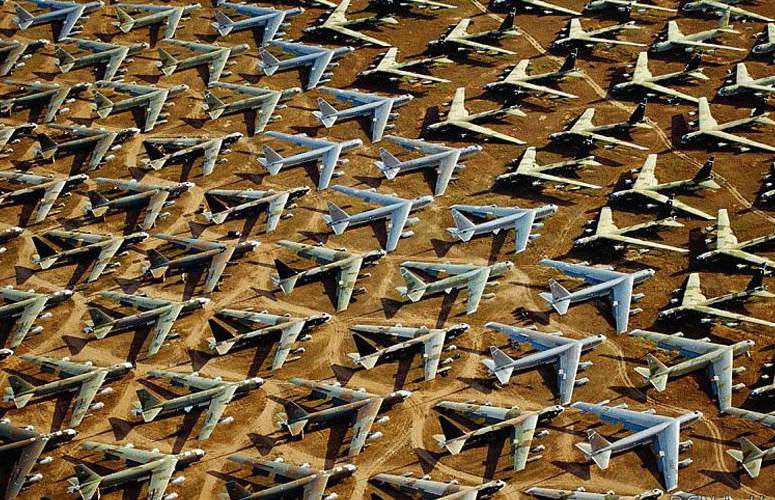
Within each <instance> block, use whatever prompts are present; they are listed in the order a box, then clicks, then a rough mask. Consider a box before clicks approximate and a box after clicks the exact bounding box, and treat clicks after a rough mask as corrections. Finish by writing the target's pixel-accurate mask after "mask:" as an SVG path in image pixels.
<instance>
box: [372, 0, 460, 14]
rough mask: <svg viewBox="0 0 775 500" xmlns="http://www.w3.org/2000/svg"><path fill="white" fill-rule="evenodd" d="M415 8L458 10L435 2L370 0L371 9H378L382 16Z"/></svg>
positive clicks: (421, 0) (420, 0)
mask: <svg viewBox="0 0 775 500" xmlns="http://www.w3.org/2000/svg"><path fill="white" fill-rule="evenodd" d="M413 7H414V8H416V9H421V10H441V9H457V6H456V5H450V4H448V3H442V2H436V1H434V0H369V8H372V9H376V10H377V11H379V12H380V14H382V15H385V14H399V13H401V12H403V11H407V10H410V9H412V8H413Z"/></svg>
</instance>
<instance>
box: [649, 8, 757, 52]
mask: <svg viewBox="0 0 775 500" xmlns="http://www.w3.org/2000/svg"><path fill="white" fill-rule="evenodd" d="M738 33H740V32H739V31H737V30H735V29H733V28H732V26H730V25H729V9H727V11H726V12H725V13H724V15H723V16H722V17H721V20H720V21H719V25H718V28H713V29H709V30H705V31H698V32H696V33H690V34H688V35H685V34H683V33H682V32H681V28H679V27H678V23H677V22H676V21H668V22H667V26H666V27H665V28H664V29H663V30H662V31H661V32H660V33H659V35H657V38H656V40H655V41H654V43H652V44H651V47H650V48H649V50H650V51H652V52H668V51H671V50H679V49H680V50H683V51H686V52H691V51H695V50H697V51H715V50H727V51H730V52H745V49H743V48H740V47H732V46H729V45H722V44H718V43H710V42H708V41H707V40H715V39H716V38H718V37H719V36H720V35H722V34H732V35H734V34H738Z"/></svg>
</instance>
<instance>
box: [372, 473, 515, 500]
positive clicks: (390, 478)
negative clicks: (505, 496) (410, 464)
mask: <svg viewBox="0 0 775 500" xmlns="http://www.w3.org/2000/svg"><path fill="white" fill-rule="evenodd" d="M369 481H371V482H374V483H376V484H377V485H379V486H382V487H389V488H391V489H394V490H398V491H400V492H405V493H408V494H410V495H412V494H415V495H416V494H418V493H419V494H421V495H422V498H432V499H437V500H454V499H456V498H465V499H477V498H490V497H492V496H493V495H495V494H496V493H497V492H498V491H500V490H501V489H503V487H504V486H506V482H505V481H501V480H500V479H496V480H494V481H488V482H486V483H483V484H477V485H475V486H466V485H462V484H460V483H459V482H458V481H457V480H452V481H449V482H446V483H445V482H442V481H433V480H431V479H430V478H427V477H426V476H423V477H421V478H414V477H411V473H406V474H402V475H400V476H397V475H395V474H377V475H376V476H372V477H371V479H369Z"/></svg>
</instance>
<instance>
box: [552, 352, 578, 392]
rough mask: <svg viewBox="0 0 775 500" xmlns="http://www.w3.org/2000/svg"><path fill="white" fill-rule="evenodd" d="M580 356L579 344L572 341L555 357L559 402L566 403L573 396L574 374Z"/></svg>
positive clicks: (576, 370) (576, 371)
mask: <svg viewBox="0 0 775 500" xmlns="http://www.w3.org/2000/svg"><path fill="white" fill-rule="evenodd" d="M580 358H581V344H580V343H578V342H574V343H573V344H571V345H570V346H569V347H568V348H567V349H566V350H564V351H563V352H562V353H561V354H560V355H559V357H558V358H557V364H556V365H555V367H556V370H557V393H558V395H559V396H560V404H568V403H570V401H571V397H572V396H573V388H574V387H575V385H576V374H577V373H578V370H579V359H580Z"/></svg>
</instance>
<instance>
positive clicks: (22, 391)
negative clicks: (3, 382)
mask: <svg viewBox="0 0 775 500" xmlns="http://www.w3.org/2000/svg"><path fill="white" fill-rule="evenodd" d="M8 385H9V386H10V387H8V388H7V389H6V393H7V395H8V396H9V397H10V399H13V402H14V404H15V405H16V407H17V408H24V407H25V406H26V405H27V403H29V402H30V400H31V399H32V396H34V395H35V386H34V385H32V384H30V383H29V382H27V381H26V380H24V379H23V378H21V377H18V376H16V375H11V376H9V377H8Z"/></svg>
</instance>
